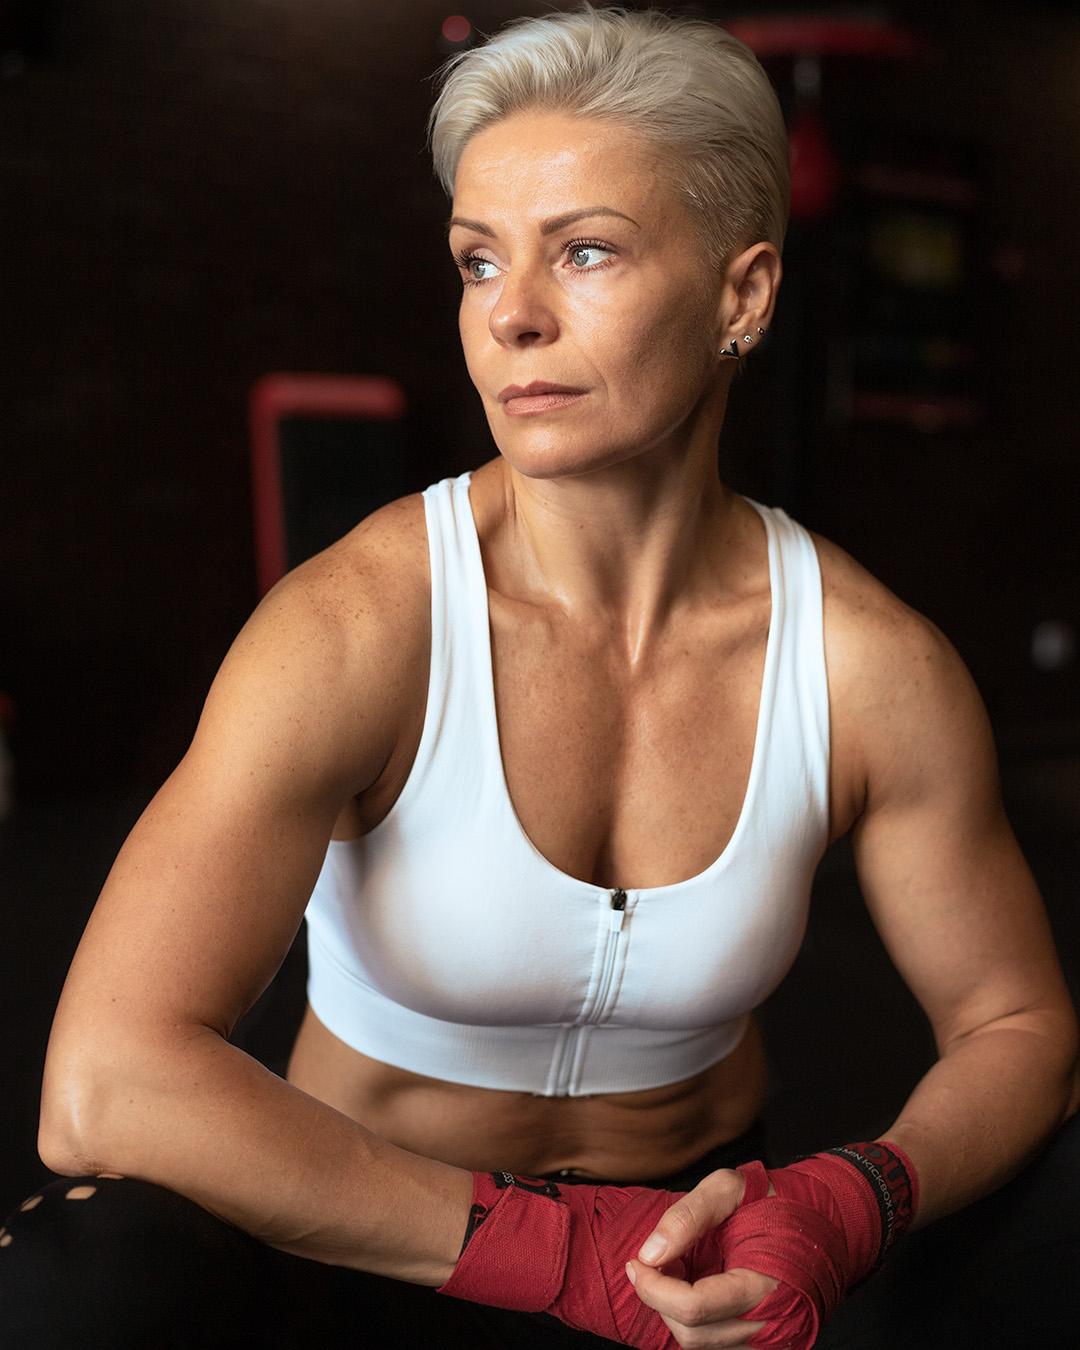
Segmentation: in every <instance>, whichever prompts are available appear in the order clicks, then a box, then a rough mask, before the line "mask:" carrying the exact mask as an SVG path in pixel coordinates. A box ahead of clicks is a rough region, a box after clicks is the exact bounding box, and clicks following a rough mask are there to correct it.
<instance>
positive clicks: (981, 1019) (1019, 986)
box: [853, 602, 1078, 1224]
mask: <svg viewBox="0 0 1080 1350" xmlns="http://www.w3.org/2000/svg"><path fill="white" fill-rule="evenodd" d="M882 617H884V622H882V623H881V625H880V627H879V628H878V630H877V631H876V632H875V633H874V640H875V648H876V650H875V654H874V656H873V657H872V659H871V664H869V665H868V664H867V663H866V662H864V663H863V664H862V665H861V667H860V668H859V670H858V680H859V685H860V692H859V693H858V694H857V695H853V696H854V697H857V698H858V699H859V702H860V715H859V727H860V740H861V750H862V756H861V758H862V762H863V763H864V765H865V768H866V778H865V804H864V808H863V811H862V814H861V816H860V819H859V821H858V823H857V825H856V827H855V830H854V846H855V858H856V865H857V867H858V872H859V878H860V882H861V885H862V890H863V894H864V896H865V899H866V903H867V905H868V908H869V911H870V914H871V916H872V918H873V920H874V923H875V925H876V927H877V930H878V932H879V933H880V935H881V938H882V940H883V942H884V944H885V946H886V948H887V949H888V951H889V953H890V955H891V957H892V959H893V961H894V962H895V964H896V966H897V969H898V970H899V971H900V974H901V975H902V976H903V978H904V979H905V981H906V982H907V984H908V986H909V987H910V988H911V990H912V992H913V993H914V994H915V996H916V998H917V999H918V1001H919V1003H920V1005H921V1006H922V1008H923V1010H924V1011H925V1012H926V1014H927V1016H928V1018H929V1019H930V1023H931V1025H932V1027H933V1031H934V1036H935V1040H936V1044H937V1047H938V1053H939V1056H940V1058H939V1059H938V1061H937V1063H935V1065H934V1066H933V1067H932V1068H931V1069H930V1071H929V1072H928V1073H927V1074H926V1075H925V1076H924V1077H923V1079H922V1080H921V1081H920V1082H919V1084H918V1085H917V1086H916V1088H915V1090H914V1091H913V1092H912V1094H911V1096H910V1098H909V1099H908V1101H907V1102H906V1103H905V1105H904V1108H903V1110H902V1111H901V1113H900V1115H899V1117H898V1118H897V1120H896V1122H895V1123H894V1124H893V1126H892V1127H891V1128H890V1129H889V1130H888V1131H886V1133H885V1134H884V1135H883V1136H881V1137H882V1138H890V1139H894V1140H895V1141H896V1142H897V1143H898V1144H900V1146H901V1147H902V1148H904V1149H906V1150H907V1152H908V1153H909V1155H910V1156H911V1158H912V1161H913V1162H914V1164H915V1167H916V1170H917V1172H918V1174H919V1178H920V1183H921V1200H920V1206H919V1213H918V1216H917V1220H916V1222H917V1224H924V1223H927V1222H930V1221H931V1220H933V1219H935V1218H937V1217H940V1216H941V1215H944V1214H948V1213H950V1212H952V1211H954V1210H956V1209H959V1208H962V1207H963V1206H965V1205H967V1204H970V1203H971V1202H972V1201H973V1200H975V1199H977V1198H978V1197H979V1196H981V1195H983V1194H985V1193H986V1192H988V1191H990V1190H992V1189H994V1188H995V1187H997V1186H999V1185H1001V1184H1002V1183H1003V1182H1005V1181H1006V1180H1008V1178H1009V1177H1010V1176H1012V1175H1013V1174H1014V1173H1015V1172H1017V1171H1018V1170H1019V1169H1020V1168H1021V1167H1022V1166H1023V1165H1024V1163H1026V1162H1027V1161H1028V1159H1029V1158H1030V1157H1031V1156H1032V1155H1033V1154H1034V1153H1035V1152H1036V1151H1037V1150H1038V1149H1039V1148H1040V1147H1041V1146H1042V1145H1043V1144H1044V1143H1045V1142H1046V1140H1047V1139H1048V1138H1049V1137H1050V1135H1051V1134H1052V1133H1053V1131H1054V1130H1055V1129H1056V1128H1057V1127H1058V1126H1059V1125H1060V1124H1061V1123H1062V1122H1063V1120H1065V1119H1066V1118H1067V1116H1068V1115H1070V1114H1071V1113H1072V1112H1073V1111H1075V1110H1076V1107H1077V1103H1078V1089H1077V1082H1078V1080H1077V1025H1076V1016H1075V1013H1074V1010H1073V1008H1072V1004H1071V1001H1070V998H1069V995H1068V991H1067V988H1066V986H1065V982H1064V979H1063V977H1062V973H1061V969H1060V966H1059V964H1058V960H1057V955H1056V952H1055V950H1054V944H1053V940H1052V937H1051V933H1050V928H1049V925H1048V922H1047V918H1046V913H1045V910H1044V908H1043V904H1042V901H1041V899H1040V896H1039V893H1038V890H1037V888H1036V885H1035V882H1034V880H1033V878H1032V876H1031V873H1030V871H1029V869H1028V867H1027V864H1026V863H1025V861H1024V858H1023V857H1022V855H1021V853H1020V849H1019V847H1018V846H1017V843H1016V839H1015V838H1014V836H1013V832H1012V830H1011V828H1010V826H1009V823H1008V821H1007V819H1006V816H1005V813H1004V810H1003V807H1002V803H1001V797H1000V790H999V786H998V771H997V763H996V756H995V752H994V745H993V738H992V734H991V731H990V727H989V723H988V719H987V717H986V713H985V710H984V708H983V705H982V701H981V699H980V698H979V695H978V693H977V691H976V689H975V687H974V684H973V682H972V680H971V677H970V676H969V675H968V673H967V671H966V669H965V668H964V666H963V663H962V662H961V661H960V659H959V657H958V656H957V655H956V652H955V651H954V650H953V648H952V647H951V646H950V645H949V643H948V642H947V641H946V640H945V639H944V638H943V637H942V635H941V634H940V633H939V632H938V631H937V629H935V628H934V627H933V625H932V624H930V623H928V622H927V621H926V620H924V619H921V618H919V617H918V616H917V615H914V614H912V613H911V612H910V611H907V610H905V609H904V608H903V607H902V606H899V604H898V602H897V603H896V604H895V608H894V609H893V610H892V611H891V612H890V613H889V614H888V615H887V616H879V618H882Z"/></svg>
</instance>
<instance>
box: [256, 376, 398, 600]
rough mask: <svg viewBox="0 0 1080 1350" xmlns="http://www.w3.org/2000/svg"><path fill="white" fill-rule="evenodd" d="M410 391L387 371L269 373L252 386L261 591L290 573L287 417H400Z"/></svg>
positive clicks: (257, 535)
mask: <svg viewBox="0 0 1080 1350" xmlns="http://www.w3.org/2000/svg"><path fill="white" fill-rule="evenodd" d="M404 415H405V393H404V390H403V389H402V388H401V386H400V385H399V384H398V383H397V381H396V380H392V379H390V378H388V377H387V376H383V375H305V374H288V373H278V374H273V375H264V376H263V378H262V379H261V380H259V381H258V382H257V383H256V384H255V385H254V387H253V388H252V390H251V400H250V406H249V416H250V432H251V490H252V511H253V517H254V521H255V561H256V568H257V574H258V583H259V594H260V595H265V594H266V592H267V591H268V590H269V589H270V587H271V586H273V585H274V583H275V582H276V581H278V580H279V579H280V578H281V577H283V576H284V575H285V572H286V571H287V563H286V557H285V512H284V506H283V503H282V498H281V442H280V439H279V437H278V424H279V423H280V422H281V419H282V418H284V417H298V416H307V417H357V418H366V419H368V420H372V421H380V420H385V421H396V420H397V419H398V418H400V417H403V416H404Z"/></svg>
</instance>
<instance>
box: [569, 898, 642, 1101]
mask: <svg viewBox="0 0 1080 1350" xmlns="http://www.w3.org/2000/svg"><path fill="white" fill-rule="evenodd" d="M625 918H626V892H625V891H624V890H623V888H622V887H621V886H616V887H615V888H614V890H612V892H611V905H610V908H609V910H608V925H607V933H606V934H605V936H606V938H607V941H606V943H605V945H604V957H603V962H602V964H601V967H600V978H599V979H598V980H597V984H596V997H595V998H594V999H593V1005H592V1008H591V1009H590V1010H589V1012H588V1014H587V1015H586V1016H585V1017H583V1018H582V1019H581V1021H580V1022H576V1023H574V1024H573V1025H572V1026H569V1027H567V1029H566V1036H565V1038H564V1040H563V1042H562V1046H561V1048H560V1051H559V1056H558V1064H557V1066H556V1069H555V1084H556V1088H555V1091H556V1094H557V1095H559V1096H561V1095H563V1094H565V1093H566V1092H568V1091H569V1089H570V1080H571V1078H572V1077H573V1076H574V1068H573V1066H574V1061H575V1059H576V1057H577V1049H578V1045H579V1042H580V1040H581V1028H582V1027H583V1026H587V1025H588V1024H589V1023H590V1022H599V1021H600V1020H601V1018H603V1017H604V1015H605V1014H606V1013H607V1012H608V1011H609V1008H608V1004H609V1002H610V997H611V990H612V986H613V984H614V978H613V977H614V973H615V964H616V957H617V955H618V950H619V934H620V933H621V932H622V926H623V921H624V920H625Z"/></svg>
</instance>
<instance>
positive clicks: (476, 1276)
mask: <svg viewBox="0 0 1080 1350" xmlns="http://www.w3.org/2000/svg"><path fill="white" fill-rule="evenodd" d="M681 1194H683V1192H680V1191H662V1190H653V1189H651V1188H650V1187H646V1186H588V1185H584V1184H582V1183H575V1184H573V1185H571V1186H558V1185H556V1183H555V1182H553V1181H549V1180H546V1179H545V1178H543V1177H523V1176H515V1175H513V1174H512V1173H510V1172H474V1173H473V1204H472V1209H471V1211H470V1215H469V1225H468V1228H467V1230H466V1234H465V1243H464V1246H463V1249H462V1253H461V1256H460V1257H459V1258H458V1263H457V1265H456V1266H455V1267H454V1270H453V1274H452V1275H451V1276H450V1278H449V1279H448V1280H447V1281H446V1283H445V1284H443V1285H440V1286H439V1288H438V1289H437V1291H436V1292H437V1293H440V1294H450V1295H452V1296H453V1297H454V1298H464V1299H468V1300H470V1301H471V1302H473V1303H488V1304H491V1305H492V1306H494V1307H497V1308H516V1309H518V1310H520V1311H523V1312H547V1313H550V1314H551V1315H552V1316H554V1317H557V1318H559V1320H560V1321H562V1322H566V1323H567V1324H568V1325H569V1326H572V1327H575V1328H576V1329H577V1330H579V1331H591V1332H593V1333H594V1334H596V1335H598V1336H606V1337H607V1338H608V1339H609V1340H613V1341H619V1342H621V1343H622V1344H623V1345H632V1346H637V1347H639V1348H640V1350H678V1342H677V1341H676V1340H675V1338H674V1337H673V1336H672V1334H671V1332H670V1331H669V1329H668V1327H667V1324H666V1323H665V1322H664V1321H663V1319H662V1318H661V1317H660V1314H659V1313H658V1312H656V1311H655V1310H654V1309H653V1308H650V1307H649V1306H648V1305H647V1304H645V1303H642V1301H641V1299H639V1298H638V1296H637V1294H636V1292H635V1291H634V1286H633V1285H632V1284H631V1283H630V1281H629V1280H628V1279H627V1277H626V1262H627V1261H628V1260H629V1258H630V1257H632V1256H636V1255H637V1251H638V1248H639V1247H640V1246H641V1244H642V1243H643V1242H644V1241H645V1239H646V1238H647V1237H648V1236H649V1234H650V1233H651V1232H652V1231H653V1229H654V1228H655V1227H656V1225H657V1223H658V1221H659V1219H660V1217H661V1215H662V1214H663V1213H664V1211H665V1210H666V1209H668V1208H669V1207H670V1206H671V1205H672V1204H674V1203H675V1201H676V1200H677V1199H678V1198H679V1196H680V1195H681ZM663 1268H664V1270H665V1271H666V1273H668V1274H672V1275H675V1276H677V1277H678V1278H680V1279H681V1278H682V1277H683V1275H684V1273H685V1269H684V1266H683V1263H682V1262H681V1261H670V1262H667V1263H666V1264H665V1266H664V1267H663Z"/></svg>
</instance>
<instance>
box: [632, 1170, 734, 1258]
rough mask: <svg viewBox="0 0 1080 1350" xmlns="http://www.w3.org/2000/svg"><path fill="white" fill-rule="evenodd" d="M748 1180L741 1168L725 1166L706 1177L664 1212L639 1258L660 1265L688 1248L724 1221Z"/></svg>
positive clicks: (732, 1210) (640, 1250)
mask: <svg viewBox="0 0 1080 1350" xmlns="http://www.w3.org/2000/svg"><path fill="white" fill-rule="evenodd" d="M744 1190H745V1182H744V1181H743V1179H742V1177H741V1176H740V1175H739V1174H738V1172H734V1171H732V1170H731V1169H730V1168H726V1167H725V1168H721V1169H720V1170H719V1171H717V1172H710V1173H709V1175H708V1176H707V1177H702V1179H701V1180H700V1181H699V1182H698V1184H697V1185H696V1186H695V1187H694V1189H693V1190H692V1191H688V1192H687V1193H686V1195H683V1196H680V1197H679V1199H678V1200H676V1201H675V1203H674V1204H673V1205H670V1206H669V1207H668V1208H667V1209H666V1210H665V1211H664V1213H663V1216H662V1217H661V1219H660V1221H659V1222H658V1223H657V1225H656V1227H655V1228H654V1229H653V1231H652V1232H651V1233H650V1234H649V1236H648V1237H647V1238H646V1239H645V1241H644V1242H643V1243H642V1244H641V1247H640V1248H639V1249H638V1253H637V1255H638V1259H639V1260H640V1261H643V1262H645V1263H646V1264H648V1265H652V1266H659V1265H661V1264H662V1263H663V1262H664V1261H670V1260H671V1258H672V1257H674V1256H682V1254H683V1253H684V1252H685V1251H686V1250H687V1248H688V1247H689V1246H690V1245H691V1244H692V1243H694V1242H696V1241H697V1239H698V1238H699V1237H702V1236H703V1235H704V1234H705V1233H707V1232H708V1231H709V1230H710V1229H711V1228H715V1227H716V1226H717V1225H718V1224H721V1223H723V1222H724V1220H725V1219H726V1218H728V1216H729V1215H731V1214H732V1213H733V1212H734V1211H735V1209H736V1208H737V1207H738V1204H739V1201H740V1200H741V1199H742V1194H743V1191H744Z"/></svg>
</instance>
